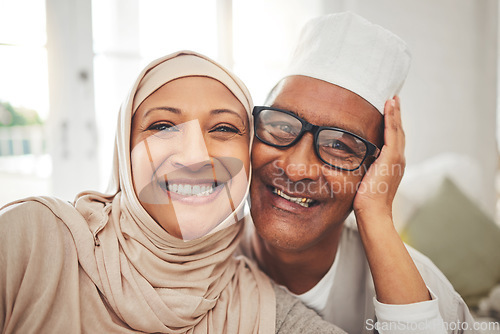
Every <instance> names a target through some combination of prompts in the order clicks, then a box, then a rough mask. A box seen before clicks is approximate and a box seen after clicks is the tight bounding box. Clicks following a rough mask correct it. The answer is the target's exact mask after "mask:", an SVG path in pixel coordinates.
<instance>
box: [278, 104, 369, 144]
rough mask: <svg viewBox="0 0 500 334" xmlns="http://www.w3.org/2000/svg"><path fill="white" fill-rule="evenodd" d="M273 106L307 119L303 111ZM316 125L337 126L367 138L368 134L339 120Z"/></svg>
mask: <svg viewBox="0 0 500 334" xmlns="http://www.w3.org/2000/svg"><path fill="white" fill-rule="evenodd" d="M271 107H273V108H278V109H282V110H286V111H289V112H291V113H292V114H294V115H297V116H298V117H300V118H302V119H304V120H305V117H304V115H303V113H301V112H296V111H294V110H290V109H288V108H284V107H282V106H280V105H279V104H273V105H272V106H271ZM315 125H321V126H327V127H332V128H337V129H341V130H345V131H349V132H351V133H354V134H355V135H358V136H360V137H361V138H364V139H366V135H365V133H364V132H363V131H362V130H361V129H358V128H353V127H351V126H348V125H346V124H345V123H340V122H338V121H336V122H335V124H328V125H324V124H315Z"/></svg>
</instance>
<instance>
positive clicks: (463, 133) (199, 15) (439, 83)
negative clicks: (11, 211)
mask: <svg viewBox="0 0 500 334" xmlns="http://www.w3.org/2000/svg"><path fill="white" fill-rule="evenodd" d="M345 10H351V11H354V12H356V13H358V14H360V15H362V16H364V17H366V18H367V19H368V20H370V21H372V22H374V23H377V24H379V25H382V26H384V27H386V28H388V29H389V30H391V31H393V32H394V33H396V34H397V35H399V36H400V37H402V38H403V39H404V40H405V41H406V42H407V43H408V45H409V47H410V50H411V52H412V55H413V62H412V66H411V69H410V73H409V76H408V79H407V81H406V84H405V86H404V88H403V90H402V92H401V99H402V108H403V122H404V126H405V129H406V136H407V148H406V155H407V165H408V166H407V171H406V175H405V178H404V180H403V183H402V185H401V188H400V190H401V191H400V194H398V198H397V199H396V203H395V216H396V218H397V219H396V220H397V222H396V223H397V224H398V228H399V229H401V231H404V230H405V229H406V232H407V233H406V234H405V235H406V238H407V241H408V242H411V241H414V244H415V245H418V242H417V241H416V240H417V239H418V236H419V235H425V236H426V237H425V238H424V239H425V241H426V242H427V244H429V243H430V244H431V246H432V244H433V242H435V241H433V240H435V239H432V238H428V236H429V235H434V236H436V235H438V237H439V238H440V239H439V240H442V238H443V237H442V235H439V233H437V232H429V229H432V228H434V227H435V226H437V225H439V224H435V223H434V220H433V219H430V220H431V223H430V227H428V228H427V229H425V230H424V231H423V232H421V231H417V232H415V231H414V228H411V227H412V226H414V224H415V223H414V221H418V220H419V219H422V217H426V216H425V214H427V215H429V213H428V212H429V211H428V210H427V211H426V212H427V213H426V212H424V213H422V207H427V206H428V205H429V201H432V203H436V200H437V199H442V198H448V199H450V198H454V197H453V196H455V195H456V193H457V192H458V193H460V196H461V195H463V198H461V199H462V200H464V201H467V203H468V204H470V206H471V207H473V209H470V210H469V209H468V211H467V213H470V212H473V213H474V214H475V216H472V218H471V219H472V220H473V222H471V221H470V220H471V219H469V221H467V222H465V223H464V224H466V225H467V224H469V225H467V226H468V227H467V226H466V227H463V228H460V227H459V226H461V225H460V224H458V225H457V224H456V221H457V220H458V219H460V218H463V217H469V216H467V213H464V212H461V211H460V210H461V209H463V208H464V206H465V204H464V202H463V201H462V202H460V200H456V201H452V202H451V203H449V204H450V206H448V207H447V206H446V205H444V204H443V205H439V207H442V208H445V207H446V208H447V210H446V212H445V213H439V215H441V214H442V215H443V216H442V218H439V220H440V221H446V222H448V223H450V224H451V223H453V224H454V225H451V226H452V227H451V228H450V227H446V228H445V229H446V230H447V231H450V230H463V231H464V234H465V236H456V237H455V239H452V240H451V241H449V243H450V245H453V244H455V245H458V246H463V245H466V246H467V247H469V248H470V249H472V248H471V247H473V246H474V247H476V248H478V247H479V249H480V251H482V250H485V249H487V251H488V252H496V251H497V250H498V254H500V250H499V249H498V247H497V248H494V247H496V246H491V247H493V248H491V247H490V248H488V247H489V246H488V245H489V244H488V242H490V243H491V244H492V245H493V244H494V243H495V242H496V243H497V244H498V245H500V235H498V233H497V232H498V231H497V230H498V229H496V230H495V229H494V230H491V229H490V227H491V226H492V225H498V223H499V222H500V219H499V218H498V214H497V212H498V211H500V210H497V206H498V205H497V203H498V199H499V191H498V189H499V188H500V186H499V184H500V181H498V180H499V176H498V174H499V173H498V145H497V143H498V140H497V139H498V138H499V136H500V135H499V133H500V131H498V130H499V129H500V118H499V117H497V114H498V112H499V111H498V110H499V108H498V103H497V101H498V96H499V94H498V92H499V89H498V77H499V76H498V68H499V66H498V63H499V60H500V58H499V53H498V44H499V36H500V33H499V24H498V18H499V10H500V9H499V4H498V1H497V0H480V1H478V0H419V1H415V0H252V1H245V0H182V1H181V0H0V206H1V205H3V204H5V203H7V202H9V201H12V200H15V199H18V198H21V197H25V196H30V195H55V196H58V197H61V198H63V199H67V200H72V199H73V198H74V197H75V195H76V194H77V193H78V192H80V191H83V190H88V189H94V190H100V191H104V190H105V189H106V186H107V183H108V178H109V175H110V170H111V162H112V155H113V139H114V134H115V126H116V118H117V113H118V110H119V107H120V104H121V102H122V99H124V97H125V96H126V93H127V91H128V89H129V88H130V87H131V85H132V84H133V81H134V80H135V78H136V76H137V75H138V73H139V71H140V70H141V69H142V67H143V66H145V65H146V64H147V63H149V62H150V61H151V60H153V59H155V58H157V57H159V56H162V55H165V54H168V53H171V52H174V51H177V50H180V49H191V50H195V51H198V52H201V53H204V54H206V55H208V56H210V57H212V58H214V59H216V60H218V61H219V62H221V63H222V64H224V65H225V66H227V67H229V68H231V69H233V70H234V71H235V72H236V74H237V75H239V76H240V77H241V78H242V79H243V81H244V82H245V83H246V84H247V85H248V87H249V89H250V91H251V92H252V94H253V96H254V102H255V103H256V104H262V103H263V102H264V99H265V96H266V94H267V92H268V91H269V89H270V88H272V86H273V85H274V83H275V82H276V81H277V80H278V79H279V78H280V75H281V71H282V70H283V68H284V66H285V65H286V63H287V60H288V58H289V56H290V53H291V52H292V51H293V47H294V43H295V41H296V40H297V38H298V35H299V32H300V29H301V27H302V26H303V24H304V23H305V22H306V21H307V20H309V19H311V18H313V17H315V16H318V15H322V14H327V13H333V12H339V11H345ZM445 181H446V182H448V181H450V182H451V183H452V185H453V187H454V188H453V189H452V190H453V191H452V194H451V195H450V193H449V191H450V189H449V184H450V182H448V183H446V182H445ZM446 187H448V188H446ZM446 191H448V192H446ZM457 203H459V204H457ZM460 203H461V204H460ZM471 210H473V211H471ZM450 212H453V213H454V215H452V216H449V215H450ZM422 215H423V216H422ZM439 215H438V216H439ZM447 215H448V216H447ZM430 217H436V215H435V214H434V213H433V214H432V215H430ZM439 217H441V216H439ZM478 217H480V218H478ZM481 219H482V220H485V221H487V224H486V225H485V226H489V227H487V228H486V230H485V232H484V233H483V234H479V235H475V238H476V239H471V232H470V231H471V230H472V231H477V230H478V229H479V230H481V228H480V227H478V223H477V221H478V220H481ZM426 221H429V219H426ZM412 223H413V225H412ZM408 224H409V225H408ZM408 226H410V228H408ZM418 226H422V224H420V225H418ZM464 226H465V225H464ZM402 233H403V232H402ZM419 233H420V234H419ZM422 233H423V234H422ZM436 233H437V234H436ZM474 233H476V232H474ZM474 233H472V234H474ZM485 235H487V237H485ZM492 235H494V236H495V238H496V239H492V240H491V241H487V242H486V241H484V240H486V239H485V238H490V239H491V238H492V237H491V236H492ZM457 238H458V239H457ZM460 238H462V239H460ZM463 238H466V239H463ZM490 239H488V240H490ZM435 243H436V244H440V247H441V248H446V247H445V246H443V245H442V242H439V241H438V242H435ZM464 243H465V244H464ZM478 245H479V246H478ZM422 247H424V248H425V245H424V246H421V247H420V248H422ZM427 247H429V245H427ZM427 253H432V250H430V251H428V252H427ZM469 253H471V252H469ZM472 253H477V252H476V251H473V252H472ZM477 256H482V255H481V254H479V255H478V254H476V258H474V259H473V260H472V263H473V265H476V266H477ZM456 260H457V261H458V260H459V261H461V262H462V264H463V263H464V259H463V258H461V259H456ZM448 261H449V259H448ZM492 261H497V262H491V263H493V264H491V263H489V264H486V263H483V265H484V266H490V267H491V266H493V267H494V268H495V269H494V270H493V272H494V274H495V275H496V276H494V277H492V278H491V280H490V281H489V287H488V289H490V288H491V286H492V285H493V283H498V281H499V280H500V259H499V258H498V256H497V257H496V258H493V259H492ZM495 263H496V264H495ZM474 268H475V267H472V269H470V268H468V269H467V270H468V271H470V270H472V271H474ZM497 269H498V270H497ZM462 271H463V270H462ZM476 271H477V270H476ZM491 271H492V270H490V272H491ZM454 285H455V283H454ZM482 289H483V290H482V291H483V295H482V296H484V295H485V291H486V290H485V288H484V286H483V287H482ZM488 291H489V290H488ZM471 300H472V299H471ZM478 300H479V299H477V298H476V299H474V302H471V303H473V304H474V305H479V304H478V303H479V302H478ZM499 310H500V307H499Z"/></svg>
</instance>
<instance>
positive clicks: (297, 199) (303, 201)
mask: <svg viewBox="0 0 500 334" xmlns="http://www.w3.org/2000/svg"><path fill="white" fill-rule="evenodd" d="M273 193H275V194H276V195H278V196H281V197H283V198H284V199H286V200H288V201H290V202H293V203H297V204H299V205H300V206H303V207H304V208H308V207H309V206H310V205H311V203H312V202H314V201H313V200H312V199H310V198H305V197H292V196H288V195H287V194H285V193H284V192H282V191H281V190H279V189H276V188H273Z"/></svg>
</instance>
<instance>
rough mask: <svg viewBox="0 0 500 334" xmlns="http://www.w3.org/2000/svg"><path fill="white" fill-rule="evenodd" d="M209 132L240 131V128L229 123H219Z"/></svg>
mask: <svg viewBox="0 0 500 334" xmlns="http://www.w3.org/2000/svg"><path fill="white" fill-rule="evenodd" d="M209 132H229V133H240V131H239V130H238V129H236V128H235V127H232V126H229V125H219V126H216V127H215V128H214V129H212V130H210V131H209Z"/></svg>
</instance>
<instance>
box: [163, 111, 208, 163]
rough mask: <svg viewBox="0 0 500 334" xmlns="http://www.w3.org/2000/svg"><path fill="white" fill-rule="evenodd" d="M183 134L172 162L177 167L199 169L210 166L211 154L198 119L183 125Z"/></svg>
mask: <svg viewBox="0 0 500 334" xmlns="http://www.w3.org/2000/svg"><path fill="white" fill-rule="evenodd" d="M181 132H182V134H181V135H180V138H179V141H178V142H177V145H178V147H175V149H176V152H175V153H174V154H173V155H172V156H171V163H172V165H173V166H174V167H177V168H187V169H189V170H191V171H198V170H199V169H202V168H203V167H205V166H210V167H211V163H210V156H209V155H208V149H207V145H206V143H205V139H204V136H203V133H202V131H201V128H200V125H199V123H198V121H190V122H187V123H184V124H183V126H182V131H181Z"/></svg>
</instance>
